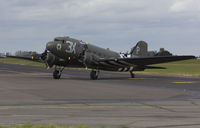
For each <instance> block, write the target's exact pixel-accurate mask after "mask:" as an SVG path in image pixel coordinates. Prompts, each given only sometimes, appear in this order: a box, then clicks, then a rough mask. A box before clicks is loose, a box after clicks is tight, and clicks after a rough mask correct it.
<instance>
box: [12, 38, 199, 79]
mask: <svg viewBox="0 0 200 128" xmlns="http://www.w3.org/2000/svg"><path fill="white" fill-rule="evenodd" d="M147 53H148V52H147V43H145V42H144V41H140V42H138V43H137V45H136V46H135V47H133V48H132V49H131V52H130V53H129V54H128V55H127V54H123V55H120V54H119V53H117V52H114V51H111V50H109V49H104V48H100V47H97V46H94V45H92V44H89V43H87V42H83V41H81V40H77V39H73V38H70V37H56V38H55V39H54V41H51V42H48V43H47V44H46V50H45V51H44V53H42V54H41V55H36V56H33V57H32V58H28V57H16V58H23V59H32V60H34V61H42V62H44V63H45V64H46V66H47V68H52V67H54V66H55V70H54V72H53V78H54V79H60V77H61V75H62V72H63V70H64V68H65V67H73V68H86V69H87V68H90V69H92V70H91V73H90V78H91V79H92V80H96V79H98V75H99V71H100V70H104V71H117V72H130V74H131V77H132V78H134V77H135V75H134V73H133V72H134V71H144V70H145V69H164V68H162V67H154V66H149V65H152V64H158V63H165V62H172V61H179V60H187V59H193V58H195V57H194V56H166V57H155V56H151V57H149V56H147Z"/></svg>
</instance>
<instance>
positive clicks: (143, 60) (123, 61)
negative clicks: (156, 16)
mask: <svg viewBox="0 0 200 128" xmlns="http://www.w3.org/2000/svg"><path fill="white" fill-rule="evenodd" d="M194 58H195V56H164V57H161V56H157V57H156V56H153V57H134V58H111V59H100V60H99V63H100V64H105V65H106V64H107V65H113V66H118V67H122V66H124V67H131V66H138V67H145V66H147V65H152V64H160V63H167V62H173V61H180V60H188V59H194ZM147 67H148V66H147Z"/></svg>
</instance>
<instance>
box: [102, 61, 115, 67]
mask: <svg viewBox="0 0 200 128" xmlns="http://www.w3.org/2000/svg"><path fill="white" fill-rule="evenodd" d="M100 64H102V65H107V66H110V67H113V65H111V64H108V63H106V62H100Z"/></svg>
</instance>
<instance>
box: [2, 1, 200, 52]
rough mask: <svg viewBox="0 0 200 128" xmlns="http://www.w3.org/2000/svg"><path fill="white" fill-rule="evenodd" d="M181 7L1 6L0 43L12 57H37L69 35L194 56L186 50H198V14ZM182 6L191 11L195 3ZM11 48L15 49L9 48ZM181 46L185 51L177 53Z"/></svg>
mask: <svg viewBox="0 0 200 128" xmlns="http://www.w3.org/2000/svg"><path fill="white" fill-rule="evenodd" d="M181 1H183V0H165V1H163V0H123V1H122V0H56V1H55V0H43V1H36V0H29V1H27V0H10V1H7V0H1V1H0V16H1V19H0V27H1V31H0V39H1V40H2V42H6V44H3V45H4V46H5V47H6V48H4V49H8V50H11V51H15V50H17V49H20V48H21V49H26V50H28V49H29V47H31V48H32V49H35V50H38V51H42V49H43V47H44V46H45V42H47V41H48V40H52V39H53V38H54V37H55V36H64V35H70V36H72V37H75V38H80V39H83V40H85V41H89V42H91V43H94V44H97V45H100V46H103V47H111V48H112V49H114V50H117V51H125V50H129V49H130V48H131V47H132V46H133V45H134V44H135V43H136V42H137V41H138V40H146V41H149V43H151V45H150V49H158V48H159V47H166V48H168V49H171V50H173V51H172V52H175V53H179V54H185V53H190V52H191V54H196V55H198V54H199V53H198V52H197V50H195V51H191V48H189V47H191V46H194V45H198V40H199V39H200V38H199V37H198V35H197V34H196V33H200V30H198V29H197V28H198V27H199V21H200V16H199V9H198V7H195V8H193V9H192V11H190V10H188V9H184V2H183V4H181V5H179V3H180V2H181ZM184 1H185V0H184ZM187 1H189V4H190V5H194V4H197V3H196V2H198V1H197V0H187ZM179 6H183V7H182V9H180V8H181V7H179ZM189 7H190V6H189ZM177 10H179V11H177ZM16 42H18V43H17V46H16V47H13V48H9V47H10V46H11V45H15V44H16ZM19 42H20V43H19ZM0 44H2V43H0ZM180 45H181V47H182V49H185V50H184V51H183V50H182V51H181V52H179V50H177V49H178V46H180ZM38 47H39V48H38ZM187 49H188V50H187ZM0 50H1V49H0ZM2 50H3V48H2Z"/></svg>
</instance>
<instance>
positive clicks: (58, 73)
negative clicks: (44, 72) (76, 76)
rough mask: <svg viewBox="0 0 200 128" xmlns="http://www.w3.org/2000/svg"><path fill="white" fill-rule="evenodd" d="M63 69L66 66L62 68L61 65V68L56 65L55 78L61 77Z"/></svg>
mask: <svg viewBox="0 0 200 128" xmlns="http://www.w3.org/2000/svg"><path fill="white" fill-rule="evenodd" d="M63 70H64V67H63V68H61V67H59V68H57V67H55V70H54V72H53V78H54V79H60V77H61V75H62V72H63Z"/></svg>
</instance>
